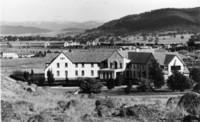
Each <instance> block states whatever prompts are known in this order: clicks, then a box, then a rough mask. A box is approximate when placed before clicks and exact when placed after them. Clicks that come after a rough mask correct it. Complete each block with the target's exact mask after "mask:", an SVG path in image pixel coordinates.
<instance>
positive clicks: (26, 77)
mask: <svg viewBox="0 0 200 122" xmlns="http://www.w3.org/2000/svg"><path fill="white" fill-rule="evenodd" d="M23 76H24V78H25V79H26V80H27V81H28V80H29V77H30V75H29V72H26V71H25V72H24V75H23Z"/></svg>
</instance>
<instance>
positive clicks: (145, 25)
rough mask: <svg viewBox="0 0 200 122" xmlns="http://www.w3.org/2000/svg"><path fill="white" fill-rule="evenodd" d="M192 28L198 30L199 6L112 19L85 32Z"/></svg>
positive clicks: (199, 29)
mask: <svg viewBox="0 0 200 122" xmlns="http://www.w3.org/2000/svg"><path fill="white" fill-rule="evenodd" d="M160 30H186V31H189V30H194V31H200V7H196V8H188V9H175V8H166V9H158V10H153V11H150V12H145V13H141V14H134V15H128V16H125V17H122V18H120V19H116V20H112V21H110V22H107V23H105V24H103V25H102V26H100V27H98V28H96V29H92V30H88V31H87V32H89V33H90V32H95V31H96V32H102V33H103V32H105V33H119V34H124V33H129V32H137V31H160Z"/></svg>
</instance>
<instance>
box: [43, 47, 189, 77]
mask: <svg viewBox="0 0 200 122" xmlns="http://www.w3.org/2000/svg"><path fill="white" fill-rule="evenodd" d="M154 61H157V62H158V63H159V64H160V67H161V68H162V69H163V72H164V76H165V79H167V78H168V77H169V76H170V75H171V74H172V72H173V71H174V70H178V71H180V72H181V73H183V74H184V75H186V76H188V75H189V71H188V69H187V67H186V66H185V64H184V62H183V61H182V59H180V58H179V57H178V56H177V55H176V54H167V53H146V52H130V51H117V50H115V51H110V52H103V51H102V52H95V51H91V52H66V53H63V52H62V53H60V54H59V55H58V56H57V57H55V58H54V59H53V60H52V61H51V62H50V63H46V68H45V79H47V72H48V71H51V72H52V73H53V75H54V78H55V79H56V80H64V79H66V77H68V78H69V79H76V78H99V79H116V78H119V77H123V78H140V77H144V78H147V79H148V78H149V77H150V76H149V72H150V68H151V66H152V63H153V62H154Z"/></svg>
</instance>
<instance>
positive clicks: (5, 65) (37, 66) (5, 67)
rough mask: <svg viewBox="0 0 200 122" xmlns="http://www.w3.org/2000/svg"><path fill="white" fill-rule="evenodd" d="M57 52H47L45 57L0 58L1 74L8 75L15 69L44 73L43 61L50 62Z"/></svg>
mask: <svg viewBox="0 0 200 122" xmlns="http://www.w3.org/2000/svg"><path fill="white" fill-rule="evenodd" d="M57 55H58V54H54V53H53V54H47V56H46V57H35V58H17V59H5V58H2V59H1V74H2V75H5V76H8V75H10V74H11V73H12V72H13V71H15V70H22V71H29V72H30V71H31V69H33V70H34V72H35V73H44V69H45V63H48V62H50V61H51V60H52V59H53V58H54V57H55V56H57Z"/></svg>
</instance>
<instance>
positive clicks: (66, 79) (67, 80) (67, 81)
mask: <svg viewBox="0 0 200 122" xmlns="http://www.w3.org/2000/svg"><path fill="white" fill-rule="evenodd" d="M65 83H66V84H69V79H68V77H67V76H66V78H65Z"/></svg>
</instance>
